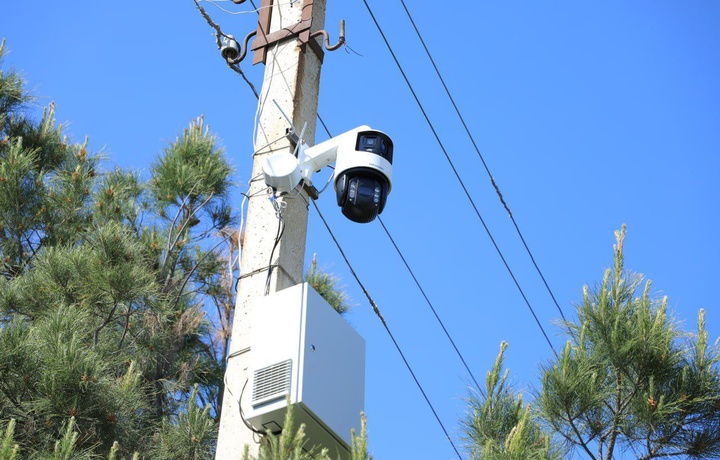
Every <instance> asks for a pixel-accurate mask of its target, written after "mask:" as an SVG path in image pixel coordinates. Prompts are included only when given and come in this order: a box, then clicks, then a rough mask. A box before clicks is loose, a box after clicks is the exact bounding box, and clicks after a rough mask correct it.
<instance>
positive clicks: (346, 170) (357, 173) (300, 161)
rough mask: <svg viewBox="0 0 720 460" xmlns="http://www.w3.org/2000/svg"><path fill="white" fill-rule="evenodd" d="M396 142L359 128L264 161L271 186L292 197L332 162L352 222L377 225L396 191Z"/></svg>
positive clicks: (338, 194)
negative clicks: (393, 173)
mask: <svg viewBox="0 0 720 460" xmlns="http://www.w3.org/2000/svg"><path fill="white" fill-rule="evenodd" d="M392 160H393V142H392V139H390V137H389V136H388V135H387V134H385V133H383V132H381V131H377V130H374V129H372V128H370V127H369V126H359V127H357V128H355V129H352V130H350V131H347V132H345V133H343V134H340V135H339V136H336V137H333V138H332V139H329V140H327V141H325V142H322V143H320V144H318V145H315V146H312V147H307V146H306V145H301V146H300V148H299V149H298V157H297V158H295V156H294V155H293V154H291V153H287V152H285V153H279V154H275V155H272V156H270V157H268V158H266V159H265V164H264V165H263V172H264V175H265V182H266V184H267V185H269V186H271V187H273V188H274V189H275V190H276V191H277V192H280V193H282V192H289V191H290V190H292V189H294V188H295V187H296V186H297V185H298V184H299V183H300V182H302V181H305V183H307V184H308V185H312V176H313V174H314V173H315V172H317V171H319V170H321V169H322V168H324V167H325V166H328V165H330V164H331V163H332V162H333V161H335V162H336V164H335V175H334V177H333V182H334V186H335V195H336V198H337V204H338V206H340V208H341V209H342V213H343V214H344V215H345V217H347V218H348V219H350V220H352V221H353V222H358V223H367V222H372V221H373V220H375V218H376V217H377V216H378V214H380V213H382V211H383V209H384V208H385V202H386V201H387V196H388V194H389V193H390V190H391V189H392Z"/></svg>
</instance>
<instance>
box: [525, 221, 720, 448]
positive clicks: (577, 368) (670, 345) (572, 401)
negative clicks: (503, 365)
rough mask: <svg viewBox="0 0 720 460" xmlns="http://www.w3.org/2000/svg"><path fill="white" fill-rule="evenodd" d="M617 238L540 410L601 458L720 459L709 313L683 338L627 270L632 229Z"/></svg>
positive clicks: (719, 374)
mask: <svg viewBox="0 0 720 460" xmlns="http://www.w3.org/2000/svg"><path fill="white" fill-rule="evenodd" d="M616 238H617V245H616V246H615V259H614V266H613V268H612V269H609V270H607V271H606V272H605V276H604V278H603V281H602V284H601V285H600V286H599V287H598V289H596V290H595V291H590V290H589V289H588V288H587V287H586V288H585V289H584V292H583V302H582V304H580V305H579V306H578V321H577V322H568V323H566V325H565V327H566V331H567V333H568V335H569V337H570V339H569V340H568V343H567V345H566V347H565V349H564V351H563V353H562V355H561V356H560V357H559V358H558V359H557V360H555V361H554V362H551V363H550V364H548V365H547V366H544V367H543V388H542V391H541V392H540V395H539V396H540V397H539V400H538V402H539V407H540V410H541V411H542V413H543V415H544V417H545V418H546V419H547V420H548V422H549V423H550V424H551V425H552V426H553V427H554V428H555V429H556V430H557V431H558V432H559V433H560V434H561V435H562V436H563V437H564V438H565V439H566V440H567V441H568V442H569V443H570V444H571V445H573V446H575V447H577V448H580V449H582V450H583V451H585V452H586V453H587V454H588V455H590V456H592V458H607V459H610V458H612V456H613V454H614V452H615V451H616V449H617V448H618V447H620V448H624V449H632V450H633V452H634V453H635V454H636V455H637V456H638V457H640V458H656V457H664V456H678V455H687V456H692V457H693V458H717V456H718V455H720V410H719V409H720V368H719V367H718V362H719V361H720V354H719V353H718V349H717V348H711V347H708V346H707V332H706V331H705V328H704V312H703V311H702V310H701V311H700V313H699V321H698V334H697V335H696V336H694V337H692V336H689V335H688V334H685V333H683V332H681V331H679V330H678V328H677V327H676V325H675V323H674V321H673V320H672V319H671V318H670V317H668V314H667V298H662V299H655V298H653V297H652V296H651V294H650V286H651V284H650V282H649V281H646V280H645V279H644V278H643V277H642V276H641V275H636V274H632V273H628V272H626V271H625V270H624V256H623V244H624V241H625V227H623V228H622V229H621V230H620V231H618V232H616ZM590 442H593V443H594V444H595V445H596V446H597V453H596V454H593V453H591V452H590V446H589V443H590Z"/></svg>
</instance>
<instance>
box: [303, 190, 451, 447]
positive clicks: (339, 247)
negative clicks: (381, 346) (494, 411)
mask: <svg viewBox="0 0 720 460" xmlns="http://www.w3.org/2000/svg"><path fill="white" fill-rule="evenodd" d="M312 204H313V206H314V207H315V210H316V211H317V213H318V216H320V219H321V220H322V222H323V224H325V228H326V229H327V231H328V233H330V237H331V238H332V240H333V241H334V242H335V246H337V248H338V251H340V255H341V256H342V258H343V259H344V260H345V263H346V264H347V266H348V268H349V269H350V273H352V276H353V277H354V278H355V281H357V283H358V285H359V286H360V289H361V290H362V291H363V294H365V297H367V299H368V302H370V306H371V307H372V309H373V312H375V315H376V316H377V317H378V318H380V322H381V323H382V325H383V327H384V328H385V331H386V332H387V333H388V335H389V336H390V340H392V342H393V344H394V345H395V348H396V349H397V351H398V353H400V357H401V358H402V360H403V362H404V363H405V367H407V370H408V371H409V372H410V375H412V378H413V380H414V381H415V385H417V387H418V389H419V390H420V393H422V395H423V398H425V402H426V403H427V405H428V406H429V407H430V410H431V411H432V413H433V415H434V416H435V420H437V422H438V424H439V425H440V428H442V430H443V433H445V437H447V440H448V442H449V443H450V445H451V446H452V448H453V450H454V451H455V453H456V454H457V456H458V458H459V459H460V460H462V457H461V456H460V452H458V449H457V447H455V443H454V442H453V440H452V438H451V437H450V435H449V434H448V431H447V430H446V429H445V425H444V424H443V422H442V420H440V417H439V416H438V414H437V411H435V407H434V406H433V405H432V403H431V402H430V399H429V398H428V396H427V394H426V393H425V390H424V389H423V387H422V385H421V384H420V381H419V380H418V379H417V377H416V376H415V372H413V370H412V367H411V366H410V363H409V362H408V360H407V359H406V358H405V354H404V353H403V351H402V349H401V348H400V345H399V344H398V343H397V340H395V336H393V334H392V332H390V327H389V326H388V324H387V322H386V321H385V318H384V317H383V315H382V313H381V312H380V309H379V308H378V306H377V304H376V303H375V300H373V298H372V297H371V296H370V293H368V291H367V289H365V285H363V283H362V281H360V278H359V277H358V275H357V273H355V270H354V269H353V267H352V264H350V261H349V260H348V258H347V256H346V255H345V251H343V248H342V246H340V243H339V242H338V240H337V238H335V234H334V233H333V231H332V230H331V229H330V226H329V225H328V223H327V221H326V220H325V217H324V216H323V215H322V212H320V208H319V207H318V205H317V203H315V200H312Z"/></svg>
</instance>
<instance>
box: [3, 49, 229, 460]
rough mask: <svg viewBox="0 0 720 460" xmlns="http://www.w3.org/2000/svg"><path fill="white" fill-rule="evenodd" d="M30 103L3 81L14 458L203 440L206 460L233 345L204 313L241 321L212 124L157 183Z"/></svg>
mask: <svg viewBox="0 0 720 460" xmlns="http://www.w3.org/2000/svg"><path fill="white" fill-rule="evenodd" d="M3 54H4V42H3V44H2V46H0V58H1V57H2V55H3ZM30 101H31V98H30V96H29V94H28V93H27V92H26V91H25V90H24V85H23V82H22V80H21V79H20V77H19V76H18V75H17V73H15V72H13V71H6V70H2V67H0V274H2V276H1V277H0V428H2V427H4V433H5V437H4V438H3V444H2V447H1V448H2V453H3V455H7V456H8V457H9V456H10V455H11V454H12V455H16V456H17V458H84V457H83V456H92V457H93V458H95V456H97V455H101V456H102V457H107V456H111V457H112V458H129V457H131V456H132V455H133V453H134V452H138V453H139V454H140V456H143V457H145V456H148V455H150V453H151V452H156V447H157V446H158V445H163V443H164V442H166V440H167V439H169V438H172V437H174V436H175V435H176V432H175V431H174V430H173V427H183V429H185V428H187V427H192V430H195V431H194V432H196V433H198V434H197V435H196V438H197V440H198V443H199V444H200V445H201V446H203V447H202V449H201V451H202V454H198V455H199V456H197V457H195V458H207V457H209V456H210V455H211V451H212V447H208V446H212V445H213V444H214V442H213V439H214V436H215V427H214V423H215V422H214V418H215V417H217V416H219V407H220V401H219V398H220V396H219V395H220V394H222V388H221V385H222V383H221V382H222V376H223V373H224V365H223V357H224V355H225V352H226V347H227V340H226V339H227V337H225V339H223V337H222V334H223V332H222V325H221V324H220V321H219V320H218V319H215V318H212V319H210V318H208V317H207V315H206V313H205V312H206V311H213V310H217V311H220V312H222V314H221V315H219V316H220V317H224V318H229V316H230V313H229V311H230V310H229V309H231V305H233V304H234V299H232V297H233V295H234V292H233V291H232V283H229V282H227V280H226V279H227V278H228V277H229V278H232V276H233V275H232V269H230V273H229V274H228V266H229V264H228V260H231V259H232V258H233V257H235V252H234V251H236V250H237V249H236V248H235V249H233V246H232V244H231V242H230V240H231V238H230V236H231V235H232V234H233V232H231V231H229V230H228V229H229V228H231V227H232V224H233V223H234V219H233V217H232V215H231V211H230V207H229V206H228V203H227V197H228V191H229V189H230V180H229V175H230V173H231V168H230V167H229V165H228V163H227V161H226V160H225V159H224V156H223V152H222V149H221V148H220V147H219V146H218V142H217V139H216V138H215V136H213V135H212V134H211V133H210V131H209V128H208V127H207V126H205V124H204V121H203V120H202V118H200V119H197V120H194V121H193V122H192V123H190V125H189V127H188V128H186V129H185V130H184V131H183V132H182V134H181V135H180V136H178V138H177V139H176V140H175V141H174V142H172V143H171V144H170V145H168V147H167V148H166V149H165V151H164V152H162V154H161V155H160V156H159V158H158V159H157V161H156V162H155V163H154V164H153V166H152V168H151V171H150V178H149V180H143V178H142V177H141V176H140V175H139V174H136V173H132V172H128V171H123V170H120V169H117V170H114V171H109V172H105V171H103V170H102V159H101V158H100V156H99V155H97V154H93V153H91V152H89V151H88V143H87V140H85V142H83V143H81V144H73V143H71V142H70V141H69V140H68V139H67V138H66V137H65V136H64V135H63V134H62V125H58V124H57V123H56V122H55V120H54V106H53V105H52V104H50V105H49V106H48V107H46V108H45V110H44V112H43V116H42V118H41V120H39V121H37V122H36V121H34V120H33V119H32V118H31V117H30V116H29V114H28V113H29V110H28V108H27V107H28V106H27V104H28V103H29V102H30ZM221 280H225V284H222V283H221V282H220V281H221ZM225 334H227V332H225ZM194 405H195V406H194ZM200 406H201V407H203V409H202V410H199V411H195V410H194V408H195V407H200ZM190 414H193V416H192V417H190ZM191 442H192V438H191ZM88 458H89V457H88ZM145 458H153V457H151V456H148V457H145Z"/></svg>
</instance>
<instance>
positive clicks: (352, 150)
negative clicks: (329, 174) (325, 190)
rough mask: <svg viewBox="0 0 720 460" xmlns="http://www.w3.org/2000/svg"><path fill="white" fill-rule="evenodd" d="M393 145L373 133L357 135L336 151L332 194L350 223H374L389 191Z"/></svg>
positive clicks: (362, 132)
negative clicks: (333, 192) (349, 142)
mask: <svg viewBox="0 0 720 460" xmlns="http://www.w3.org/2000/svg"><path fill="white" fill-rule="evenodd" d="M392 159H393V143H392V140H391V139H390V137H388V135H387V134H385V133H382V132H380V131H376V130H373V129H367V130H362V131H359V132H357V134H356V135H355V139H354V142H353V143H352V144H347V145H343V146H340V147H339V148H338V155H337V161H336V163H335V177H334V182H335V194H336V196H337V204H338V206H340V208H341V209H342V213H343V214H344V215H345V217H347V218H348V219H350V220H352V221H353V222H358V223H367V222H371V221H373V220H375V218H376V217H377V216H378V214H380V213H382V211H383V209H384V208H385V201H386V200H387V196H388V194H389V193H390V189H391V188H392V181H391V176H392Z"/></svg>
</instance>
